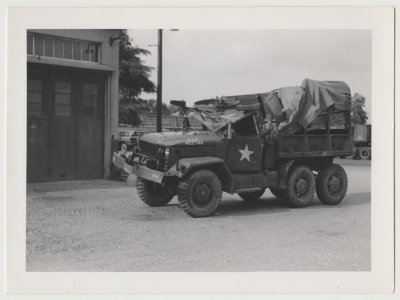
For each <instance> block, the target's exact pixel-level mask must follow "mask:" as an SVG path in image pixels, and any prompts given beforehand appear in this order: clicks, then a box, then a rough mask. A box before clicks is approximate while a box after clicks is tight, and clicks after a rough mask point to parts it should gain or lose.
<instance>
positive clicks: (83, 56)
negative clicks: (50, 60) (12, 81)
mask: <svg viewBox="0 0 400 300" xmlns="http://www.w3.org/2000/svg"><path fill="white" fill-rule="evenodd" d="M99 51H100V43H98V42H92V41H83V40H76V39H70V38H62V37H57V36H50V35H44V34H39V33H34V32H28V34H27V53H28V55H34V56H45V57H55V58H62V59H71V60H80V61H88V62H95V63H99Z"/></svg>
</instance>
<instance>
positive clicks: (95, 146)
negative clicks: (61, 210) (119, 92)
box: [27, 70, 105, 182]
mask: <svg viewBox="0 0 400 300" xmlns="http://www.w3.org/2000/svg"><path fill="white" fill-rule="evenodd" d="M104 85H105V79H104V76H103V75H102V74H96V73H92V72H83V71H76V70H34V71H31V72H28V164H27V167H28V170H27V171H28V172H27V173H28V182H35V181H59V180H73V179H92V178H103V174H104ZM39 92H40V95H41V96H39ZM38 99H41V102H40V103H41V105H42V107H41V109H39V108H38V105H39V104H36V102H37V103H39V100H38ZM35 101H36V102H35ZM39 110H40V112H41V115H40V116H39ZM32 124H34V125H35V126H36V128H35V126H33V125H32ZM30 127H32V128H35V129H30Z"/></svg>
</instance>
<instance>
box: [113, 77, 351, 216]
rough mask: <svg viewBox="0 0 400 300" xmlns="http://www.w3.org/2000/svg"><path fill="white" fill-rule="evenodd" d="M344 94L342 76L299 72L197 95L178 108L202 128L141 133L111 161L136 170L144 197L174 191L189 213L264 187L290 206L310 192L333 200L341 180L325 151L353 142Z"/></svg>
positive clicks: (157, 199) (252, 196)
mask: <svg viewBox="0 0 400 300" xmlns="http://www.w3.org/2000/svg"><path fill="white" fill-rule="evenodd" d="M329 95H330V96H329ZM332 95H334V97H331V96H332ZM328 97H331V98H330V99H327V98H328ZM350 98H351V96H350V90H349V88H348V87H347V85H346V84H345V83H342V82H320V81H311V80H305V81H304V82H303V85H302V86H300V87H295V88H284V89H279V90H274V91H272V92H268V93H264V94H253V95H244V96H230V97H223V99H209V100H202V101H199V102H197V104H198V105H197V107H196V105H195V107H194V108H192V109H191V110H190V109H188V108H186V107H183V109H182V111H183V114H187V115H188V116H189V117H193V116H194V117H195V118H197V119H198V120H201V121H202V122H203V130H190V126H186V128H184V130H182V131H181V132H163V133H151V134H147V135H144V136H142V137H141V138H140V141H139V145H138V146H137V147H136V148H135V149H134V151H133V152H132V153H126V152H125V153H114V155H113V163H114V165H115V166H117V167H119V168H122V169H124V170H125V171H126V172H128V173H130V174H134V175H136V176H137V192H138V195H139V198H140V199H141V200H142V201H143V202H144V203H146V204H147V205H149V206H152V207H157V206H163V205H166V204H167V203H168V202H169V201H171V199H172V198H173V197H174V196H175V195H176V196H177V198H178V201H179V203H180V206H181V208H182V209H183V210H184V212H185V213H187V214H188V215H189V216H191V217H207V216H210V215H212V214H213V213H214V212H215V211H216V209H217V208H218V206H219V204H220V202H221V196H222V192H226V193H229V194H234V193H237V194H238V195H239V196H240V197H241V198H242V199H243V200H245V201H250V202H253V201H256V200H258V199H259V198H260V197H261V196H262V195H263V194H264V192H265V190H266V189H267V188H269V189H270V191H271V192H272V194H274V195H275V196H276V197H278V198H280V199H283V200H285V201H287V203H288V204H289V205H290V206H292V207H298V208H300V207H306V206H308V205H309V204H310V203H311V202H312V200H313V197H314V194H315V192H316V194H317V196H318V199H319V200H320V201H321V202H323V203H325V204H328V205H336V204H338V203H340V202H341V201H342V200H343V199H344V197H345V195H346V192H347V185H348V180H347V176H346V172H345V171H344V169H343V168H342V167H341V166H340V165H337V164H334V163H333V159H334V158H335V157H336V156H340V155H350V154H351V153H352V148H353V146H352V141H351V131H350V125H349V124H350ZM174 104H177V103H174ZM316 106H318V109H316ZM226 108H228V109H229V112H228V109H226ZM305 116H306V117H305ZM334 122H336V124H332V123H334ZM339 123H340V124H339ZM338 124H339V125H341V126H338ZM332 125H334V126H332ZM331 127H332V128H334V129H332V128H331Z"/></svg>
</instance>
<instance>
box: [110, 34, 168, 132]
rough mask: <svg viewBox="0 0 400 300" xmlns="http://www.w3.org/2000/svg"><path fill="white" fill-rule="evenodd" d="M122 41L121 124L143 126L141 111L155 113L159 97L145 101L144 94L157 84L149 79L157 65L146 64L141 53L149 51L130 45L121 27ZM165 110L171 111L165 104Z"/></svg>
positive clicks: (120, 76) (119, 111) (120, 44)
mask: <svg viewBox="0 0 400 300" xmlns="http://www.w3.org/2000/svg"><path fill="white" fill-rule="evenodd" d="M119 37H120V41H119V72H120V73H119V109H118V113H119V123H120V124H128V125H132V126H140V125H141V121H140V118H139V116H138V114H140V113H155V112H156V100H154V99H150V100H144V99H142V98H140V97H139V95H140V94H141V93H143V92H144V93H154V92H156V86H155V84H154V82H152V81H151V80H150V75H151V72H152V71H153V70H154V68H152V67H149V66H146V65H145V64H144V62H143V61H142V59H141V58H140V56H142V55H145V56H146V55H149V54H150V52H149V51H148V50H145V49H141V48H139V47H134V46H132V44H131V41H132V40H131V39H130V38H129V35H128V33H127V31H126V30H120V34H119ZM162 112H163V113H165V114H169V113H170V111H169V109H168V107H167V105H166V104H164V103H163V107H162Z"/></svg>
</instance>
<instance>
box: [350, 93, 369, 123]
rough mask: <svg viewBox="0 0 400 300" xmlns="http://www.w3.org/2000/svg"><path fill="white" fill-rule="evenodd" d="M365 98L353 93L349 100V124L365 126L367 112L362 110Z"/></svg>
mask: <svg viewBox="0 0 400 300" xmlns="http://www.w3.org/2000/svg"><path fill="white" fill-rule="evenodd" d="M364 106H365V97H364V96H362V95H360V94H358V93H355V94H354V96H353V97H352V98H351V122H352V124H365V123H366V122H367V120H368V116H367V112H366V111H365V110H364Z"/></svg>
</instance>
